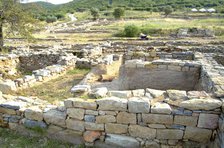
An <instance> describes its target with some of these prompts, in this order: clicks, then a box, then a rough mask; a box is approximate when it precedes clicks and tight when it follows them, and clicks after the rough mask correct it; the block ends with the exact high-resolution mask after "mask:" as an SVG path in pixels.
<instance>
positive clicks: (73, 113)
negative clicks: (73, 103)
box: [67, 108, 85, 120]
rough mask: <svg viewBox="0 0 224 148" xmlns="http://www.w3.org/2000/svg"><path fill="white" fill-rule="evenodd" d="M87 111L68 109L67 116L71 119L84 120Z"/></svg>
mask: <svg viewBox="0 0 224 148" xmlns="http://www.w3.org/2000/svg"><path fill="white" fill-rule="evenodd" d="M84 113H85V110H84V109H81V108H68V109H67V114H68V116H69V117H71V118H74V119H78V120H82V119H83V118H84Z"/></svg>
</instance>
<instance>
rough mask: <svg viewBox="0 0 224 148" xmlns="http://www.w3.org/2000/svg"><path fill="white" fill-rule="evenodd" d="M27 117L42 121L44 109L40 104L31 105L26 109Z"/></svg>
mask: <svg viewBox="0 0 224 148" xmlns="http://www.w3.org/2000/svg"><path fill="white" fill-rule="evenodd" d="M25 117H26V118H27V119H31V120H37V121H42V120H43V111H42V110H41V109H40V108H39V107H38V106H33V107H29V108H28V109H26V110H25Z"/></svg>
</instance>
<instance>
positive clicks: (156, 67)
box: [119, 60, 201, 90]
mask: <svg viewBox="0 0 224 148" xmlns="http://www.w3.org/2000/svg"><path fill="white" fill-rule="evenodd" d="M200 67H201V66H200V64H199V63H197V62H192V61H180V60H154V61H152V62H143V61H141V60H131V61H126V63H125V64H124V65H122V66H121V68H120V72H119V85H120V86H119V87H120V90H129V89H144V88H154V89H162V90H166V89H179V90H195V89H197V87H198V86H197V84H198V80H199V75H200Z"/></svg>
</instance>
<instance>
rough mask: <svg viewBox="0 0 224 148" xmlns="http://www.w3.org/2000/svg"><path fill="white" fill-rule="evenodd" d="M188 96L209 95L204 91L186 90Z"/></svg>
mask: <svg viewBox="0 0 224 148" xmlns="http://www.w3.org/2000/svg"><path fill="white" fill-rule="evenodd" d="M187 95H188V98H198V99H200V98H208V97H209V95H208V94H207V93H206V92H205V91H188V92H187Z"/></svg>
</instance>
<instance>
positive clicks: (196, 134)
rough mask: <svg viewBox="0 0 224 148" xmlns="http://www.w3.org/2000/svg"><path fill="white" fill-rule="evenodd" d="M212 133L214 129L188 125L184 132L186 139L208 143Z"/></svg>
mask: <svg viewBox="0 0 224 148" xmlns="http://www.w3.org/2000/svg"><path fill="white" fill-rule="evenodd" d="M211 135H212V130H208V129H202V128H197V127H190V126H187V127H186V131H185V134H184V139H189V140H192V141H196V142H201V143H207V142H209V141H210V138H211Z"/></svg>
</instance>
